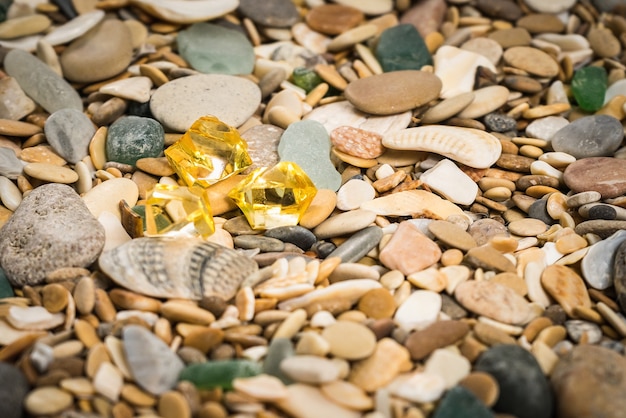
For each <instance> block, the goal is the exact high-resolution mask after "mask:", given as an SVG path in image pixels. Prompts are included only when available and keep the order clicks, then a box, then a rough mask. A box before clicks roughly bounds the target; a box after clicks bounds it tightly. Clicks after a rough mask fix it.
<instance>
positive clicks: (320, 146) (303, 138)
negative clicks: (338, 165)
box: [278, 120, 341, 190]
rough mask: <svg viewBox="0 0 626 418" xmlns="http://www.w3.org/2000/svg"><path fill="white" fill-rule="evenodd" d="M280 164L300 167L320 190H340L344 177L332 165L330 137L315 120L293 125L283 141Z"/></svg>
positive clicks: (279, 148) (279, 153) (281, 140)
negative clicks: (289, 162)
mask: <svg viewBox="0 0 626 418" xmlns="http://www.w3.org/2000/svg"><path fill="white" fill-rule="evenodd" d="M278 155H279V156H280V160H281V161H292V162H294V163H296V164H298V165H299V166H300V168H302V170H304V172H305V173H306V174H307V175H308V176H309V177H310V178H311V181H313V184H315V187H317V188H318V189H331V190H337V189H338V188H339V186H340V185H341V175H340V174H339V173H338V172H337V170H336V169H335V167H334V165H333V164H332V162H331V161H330V137H329V136H328V133H327V132H326V129H325V128H324V126H323V125H322V124H321V123H319V122H316V121H313V120H303V121H299V122H294V123H292V124H291V125H289V127H288V128H287V130H285V132H284V133H283V135H282V137H281V138H280V143H279V144H278Z"/></svg>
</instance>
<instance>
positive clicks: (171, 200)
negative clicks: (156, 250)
mask: <svg viewBox="0 0 626 418" xmlns="http://www.w3.org/2000/svg"><path fill="white" fill-rule="evenodd" d="M160 213H164V214H167V216H168V217H169V218H170V219H171V221H172V224H171V225H169V226H167V227H166V228H164V229H158V228H157V222H156V216H157V215H158V214H160ZM213 232H215V224H214V223H213V215H212V213H211V206H210V205H209V196H208V194H207V191H206V189H204V188H202V187H199V186H192V187H181V186H173V185H169V184H157V185H156V186H155V187H154V189H152V190H151V191H150V192H149V193H148V198H147V199H146V232H145V235H148V236H149V235H180V234H184V235H195V236H197V235H200V236H202V237H204V238H206V237H208V236H209V235H211V234H213Z"/></svg>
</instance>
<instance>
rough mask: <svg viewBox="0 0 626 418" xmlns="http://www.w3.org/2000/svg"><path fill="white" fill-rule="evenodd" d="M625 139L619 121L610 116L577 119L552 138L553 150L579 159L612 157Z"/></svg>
mask: <svg viewBox="0 0 626 418" xmlns="http://www.w3.org/2000/svg"><path fill="white" fill-rule="evenodd" d="M623 139H624V128H622V124H621V122H620V121H619V120H617V119H616V118H614V117H613V116H609V115H593V116H585V117H582V118H580V119H576V120H575V121H574V122H572V123H570V124H569V125H567V126H565V127H563V128H561V129H560V130H559V131H558V132H557V133H555V134H554V136H553V137H552V148H554V150H555V151H560V152H566V153H568V154H570V155H573V156H574V157H576V158H577V159H581V158H588V157H608V156H611V155H612V154H613V153H614V152H615V151H616V150H617V149H618V148H619V146H620V144H621V143H622V140H623Z"/></svg>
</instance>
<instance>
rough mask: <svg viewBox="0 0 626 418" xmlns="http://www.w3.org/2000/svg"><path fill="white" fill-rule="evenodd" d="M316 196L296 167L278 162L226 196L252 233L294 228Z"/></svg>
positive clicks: (258, 169) (313, 188) (249, 177)
mask: <svg viewBox="0 0 626 418" xmlns="http://www.w3.org/2000/svg"><path fill="white" fill-rule="evenodd" d="M316 193H317V189H316V188H315V185H314V184H313V182H312V181H311V179H310V178H309V176H307V175H306V173H305V172H304V170H302V169H301V168H300V167H299V166H298V165H297V164H296V163H293V162H289V161H282V162H280V163H278V164H276V165H275V166H274V167H272V168H267V167H261V168H257V169H256V170H254V171H253V172H252V173H250V174H249V175H248V176H247V177H246V178H245V179H243V180H242V181H241V182H240V183H239V184H238V185H237V186H235V187H234V188H233V189H232V190H231V191H230V192H229V193H228V196H229V197H230V198H231V199H233V200H234V201H235V203H236V204H237V206H238V207H239V209H241V211H242V212H243V214H244V215H245V216H246V219H247V220H248V223H249V224H250V226H251V227H252V228H253V229H269V228H276V227H278V226H289V225H297V224H298V222H299V221H300V218H301V217H302V214H304V212H305V211H306V210H307V208H308V207H309V205H310V204H311V201H312V200H313V197H315V194H316Z"/></svg>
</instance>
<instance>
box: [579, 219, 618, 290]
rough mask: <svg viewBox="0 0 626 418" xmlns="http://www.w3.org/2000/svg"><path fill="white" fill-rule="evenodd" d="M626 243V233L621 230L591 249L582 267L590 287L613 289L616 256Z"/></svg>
mask: <svg viewBox="0 0 626 418" xmlns="http://www.w3.org/2000/svg"><path fill="white" fill-rule="evenodd" d="M577 232H578V231H577ZM625 241H626V231H625V230H619V231H617V232H615V233H613V234H612V235H611V236H610V237H608V238H606V239H604V240H602V241H599V242H596V243H595V244H593V245H592V246H591V247H590V248H589V251H588V252H587V255H586V256H585V258H583V261H582V263H581V265H580V267H581V271H582V273H583V277H584V278H585V281H586V282H587V284H588V285H589V286H591V287H593V288H594V289H599V290H603V289H607V288H609V287H611V285H612V284H613V267H614V266H613V263H614V260H615V254H616V252H617V249H618V248H619V247H620V245H621V244H622V243H623V242H625Z"/></svg>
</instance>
